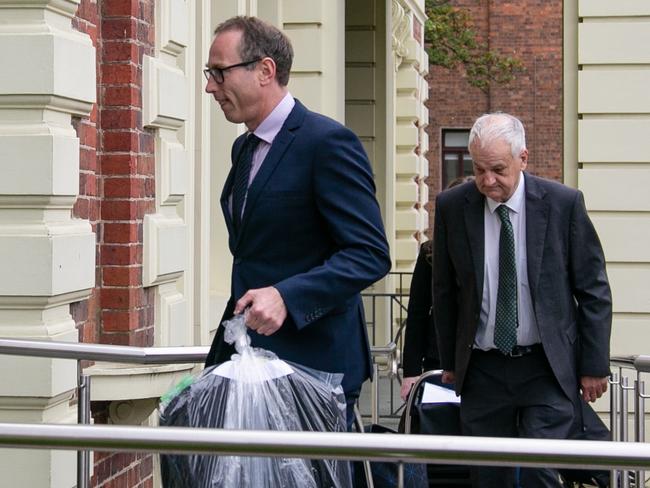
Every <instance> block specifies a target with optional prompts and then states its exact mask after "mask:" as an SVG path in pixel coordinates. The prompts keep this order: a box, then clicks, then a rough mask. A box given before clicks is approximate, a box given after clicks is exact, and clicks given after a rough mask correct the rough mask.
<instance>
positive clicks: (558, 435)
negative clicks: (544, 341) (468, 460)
mask: <svg viewBox="0 0 650 488" xmlns="http://www.w3.org/2000/svg"><path fill="white" fill-rule="evenodd" d="M460 418H461V426H462V430H463V434H464V435H473V436H487V437H527V438H549V439H564V438H567V436H568V434H569V431H570V429H571V424H572V422H573V419H574V404H573V403H572V402H571V400H569V398H567V396H566V395H565V394H564V392H563V391H562V389H561V388H560V385H559V384H558V382H557V380H556V379H555V376H554V375H553V372H552V371H551V367H550V366H549V364H548V361H547V359H546V356H545V354H544V351H543V350H542V348H541V346H538V347H535V349H534V350H533V352H530V353H529V354H526V355H524V356H521V357H508V356H504V355H503V354H501V353H500V352H498V351H496V350H493V351H487V352H485V351H479V350H475V351H473V352H472V357H471V359H470V364H469V368H468V369H467V374H466V377H465V382H464V384H463V391H462V395H461V407H460ZM472 485H473V486H474V487H477V488H504V487H512V486H514V469H513V468H501V467H477V468H473V469H472ZM519 486H520V487H521V488H538V487H539V488H552V487H560V486H561V484H560V482H559V479H558V472H557V470H555V469H546V468H544V469H533V468H522V469H521V471H520V476H519Z"/></svg>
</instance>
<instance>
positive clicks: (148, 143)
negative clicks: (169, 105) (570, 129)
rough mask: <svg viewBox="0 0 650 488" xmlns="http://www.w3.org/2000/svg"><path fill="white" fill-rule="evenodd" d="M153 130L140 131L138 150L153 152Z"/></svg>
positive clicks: (154, 148)
mask: <svg viewBox="0 0 650 488" xmlns="http://www.w3.org/2000/svg"><path fill="white" fill-rule="evenodd" d="M155 140H156V138H155V135H154V133H153V131H150V132H142V133H140V152H142V153H148V154H153V153H154V152H155V150H156V147H155Z"/></svg>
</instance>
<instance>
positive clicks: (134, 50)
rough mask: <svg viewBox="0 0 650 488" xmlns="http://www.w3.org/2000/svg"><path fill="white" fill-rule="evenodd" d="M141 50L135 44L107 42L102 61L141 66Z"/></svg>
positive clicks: (121, 41) (129, 42)
mask: <svg viewBox="0 0 650 488" xmlns="http://www.w3.org/2000/svg"><path fill="white" fill-rule="evenodd" d="M139 51H140V49H139V48H138V45H137V44H135V42H132V41H131V40H128V41H123V40H120V41H105V42H104V48H103V51H102V52H103V55H102V61H103V62H105V63H106V62H112V61H131V62H133V63H134V64H139V61H138V53H139Z"/></svg>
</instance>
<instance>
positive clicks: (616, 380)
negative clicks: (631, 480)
mask: <svg viewBox="0 0 650 488" xmlns="http://www.w3.org/2000/svg"><path fill="white" fill-rule="evenodd" d="M619 371H620V370H619ZM609 383H610V385H611V389H610V392H609V412H610V413H609V430H610V432H611V433H612V441H613V442H616V441H618V440H619V433H618V426H619V421H618V395H619V391H618V390H619V388H620V386H621V383H620V376H619V374H617V373H612V379H611V380H609ZM609 477H610V485H611V488H618V470H615V469H613V470H611V471H610V473H609Z"/></svg>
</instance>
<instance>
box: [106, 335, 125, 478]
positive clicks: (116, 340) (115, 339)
mask: <svg viewBox="0 0 650 488" xmlns="http://www.w3.org/2000/svg"><path fill="white" fill-rule="evenodd" d="M99 342H100V343H101V344H113V345H115V346H130V345H131V335H130V334H128V333H125V332H113V333H111V332H107V333H104V332H102V333H101V334H100V335H99ZM109 466H110V464H109ZM108 473H109V475H110V474H112V470H110V469H109V471H108Z"/></svg>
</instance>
